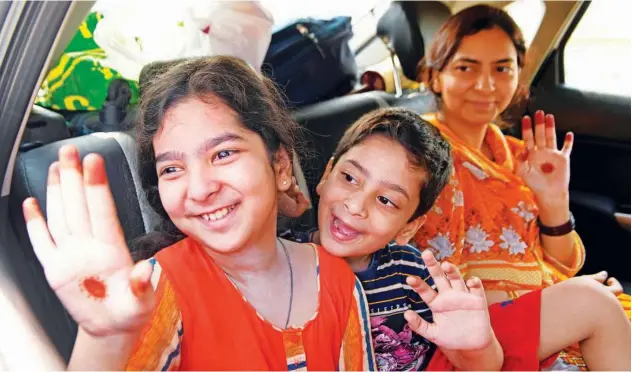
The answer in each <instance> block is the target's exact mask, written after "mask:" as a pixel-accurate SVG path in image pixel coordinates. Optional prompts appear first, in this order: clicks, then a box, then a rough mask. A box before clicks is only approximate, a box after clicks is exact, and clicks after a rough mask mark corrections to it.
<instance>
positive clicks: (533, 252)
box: [414, 114, 630, 367]
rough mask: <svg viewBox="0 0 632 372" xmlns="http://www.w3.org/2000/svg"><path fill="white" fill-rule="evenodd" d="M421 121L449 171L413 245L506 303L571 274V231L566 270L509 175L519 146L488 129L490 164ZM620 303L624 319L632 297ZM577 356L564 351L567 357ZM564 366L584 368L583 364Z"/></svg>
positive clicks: (579, 248)
mask: <svg viewBox="0 0 632 372" xmlns="http://www.w3.org/2000/svg"><path fill="white" fill-rule="evenodd" d="M423 118H424V119H425V120H427V121H428V122H430V123H432V124H433V125H434V126H436V127H437V128H438V129H439V130H440V131H441V133H442V134H443V136H444V137H445V138H446V139H447V140H448V141H449V142H450V145H451V146H452V155H453V159H454V169H453V172H452V177H451V179H450V182H449V184H448V185H447V186H446V188H445V189H444V190H443V192H442V193H441V194H440V196H439V198H438V199H437V201H436V202H435V205H434V206H433V207H432V209H431V210H430V211H429V212H428V214H427V220H426V222H425V223H424V225H423V226H422V227H421V229H420V230H419V232H418V233H417V235H416V236H415V238H414V241H415V244H416V245H417V246H418V247H419V248H420V249H422V250H423V249H431V250H432V251H433V252H434V254H435V256H436V257H437V259H439V260H441V261H449V262H451V263H454V264H455V265H457V266H458V267H459V269H460V270H461V272H462V273H463V275H464V277H466V278H467V277H470V276H477V277H479V278H481V280H482V281H483V285H484V286H485V289H486V290H493V291H504V292H506V293H507V294H508V296H509V297H510V298H516V297H518V296H520V295H522V294H524V293H526V292H529V291H531V290H535V289H540V288H545V287H548V286H550V285H552V284H555V283H557V282H560V281H562V280H565V279H568V278H570V277H573V276H574V275H575V274H577V272H578V271H579V270H580V269H581V267H582V265H583V264H584V259H585V250H584V246H583V244H582V241H581V239H580V238H579V236H578V235H577V234H576V233H575V232H573V233H572V234H573V239H574V247H573V250H574V259H573V262H572V264H571V265H570V266H567V265H564V264H563V263H561V262H559V261H557V260H556V259H555V258H554V257H552V256H550V255H548V254H547V253H546V251H545V250H544V249H543V247H542V244H541V242H540V229H539V227H538V224H537V217H538V206H537V204H536V202H535V199H534V196H533V193H532V192H531V190H530V189H529V188H528V187H527V186H526V185H525V183H524V182H523V180H522V179H521V178H520V177H519V176H518V175H516V174H515V173H514V172H515V168H516V165H517V160H516V157H517V155H518V154H520V153H521V152H522V151H523V150H524V143H523V142H522V141H520V140H518V139H516V138H513V137H506V136H505V135H504V134H503V133H502V132H501V130H500V128H499V127H498V126H496V125H494V124H489V125H488V128H487V133H486V134H485V139H484V141H485V143H486V144H487V146H488V147H489V149H490V150H491V152H492V154H493V158H494V160H490V159H489V158H488V157H486V156H485V155H484V154H483V153H482V152H480V151H478V150H474V149H472V148H470V147H469V146H468V145H467V144H465V143H464V142H463V141H462V140H461V139H459V138H458V137H457V136H456V135H455V133H454V132H452V131H451V130H450V129H449V128H448V127H447V126H445V125H442V124H441V123H440V122H439V120H438V119H437V115H436V114H429V115H424V116H423ZM619 301H620V303H621V304H622V306H623V308H624V310H625V312H626V314H627V316H628V318H630V296H628V295H626V294H623V295H620V296H619ZM576 354H577V353H574V352H573V353H570V354H569V355H568V358H571V359H572V358H573V357H574V356H576ZM567 360H569V359H567ZM570 362H571V363H574V364H576V365H578V366H579V367H585V365H582V363H583V361H582V360H581V358H577V359H576V360H570Z"/></svg>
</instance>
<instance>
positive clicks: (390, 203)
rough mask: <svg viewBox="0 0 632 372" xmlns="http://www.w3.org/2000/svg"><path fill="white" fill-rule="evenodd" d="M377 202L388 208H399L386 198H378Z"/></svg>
mask: <svg viewBox="0 0 632 372" xmlns="http://www.w3.org/2000/svg"><path fill="white" fill-rule="evenodd" d="M377 200H378V201H379V202H380V203H382V204H384V205H386V206H389V207H395V208H397V206H396V205H395V204H394V203H393V202H392V201H390V200H389V199H388V198H387V197H385V196H378V197H377Z"/></svg>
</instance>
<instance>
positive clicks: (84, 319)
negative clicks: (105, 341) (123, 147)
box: [23, 146, 154, 336]
mask: <svg viewBox="0 0 632 372" xmlns="http://www.w3.org/2000/svg"><path fill="white" fill-rule="evenodd" d="M23 210H24V217H25V219H26V225H27V230H28V234H29V237H30V239H31V243H32V245H33V249H34V251H35V254H36V255H37V258H38V259H39V261H40V262H41V264H42V266H43V268H44V271H45V273H46V278H47V280H48V283H49V284H50V286H51V287H52V288H53V290H54V291H55V293H56V294H57V296H58V297H59V299H60V300H61V302H62V303H63V304H64V306H65V307H66V309H67V310H68V312H69V313H70V314H71V316H72V317H73V318H74V319H75V321H76V322H77V323H78V324H79V326H80V327H81V328H82V329H83V330H84V331H85V332H87V333H89V334H91V335H93V336H107V335H112V334H116V333H121V332H130V331H135V330H138V329H140V328H141V327H142V326H143V325H144V324H145V323H146V321H147V320H148V318H149V315H150V314H151V311H152V309H153V301H154V293H153V289H152V287H151V284H150V277H151V274H152V270H153V267H152V265H151V264H150V263H149V262H148V261H142V262H139V263H138V264H136V265H134V263H133V261H132V258H131V256H130V253H129V249H128V247H127V244H126V242H125V236H124V235H123V230H122V229H121V225H120V223H119V220H118V216H117V214H116V206H115V204H114V199H113V198H112V193H111V191H110V187H109V184H108V179H107V175H106V172H105V164H104V161H103V158H101V157H100V156H99V155H96V154H90V155H87V156H86V157H85V159H84V160H83V166H82V164H81V163H80V160H79V153H78V151H77V149H76V148H75V147H74V146H64V147H62V148H61V149H60V150H59V162H55V163H53V164H52V165H51V166H50V169H49V174H48V185H47V192H46V212H47V217H48V221H46V220H45V219H44V217H43V216H42V213H41V211H40V208H39V205H38V203H37V201H36V200H35V199H33V198H29V199H26V200H25V201H24V203H23Z"/></svg>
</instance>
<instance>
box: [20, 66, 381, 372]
mask: <svg viewBox="0 0 632 372" xmlns="http://www.w3.org/2000/svg"><path fill="white" fill-rule="evenodd" d="M138 125H139V131H138V132H139V133H138V136H137V140H138V142H139V149H140V150H139V151H140V153H139V160H140V162H139V163H140V169H141V180H142V183H143V186H144V189H145V192H146V193H147V196H148V200H149V202H150V204H151V205H152V207H153V208H154V210H155V211H156V212H158V213H160V214H161V215H162V217H163V221H164V224H165V225H163V231H161V233H162V234H159V237H160V239H154V238H153V235H151V234H150V235H148V237H147V239H149V242H148V243H147V244H145V246H146V247H150V248H151V249H152V250H153V252H151V254H149V256H153V257H152V258H151V259H149V260H142V261H140V262H138V263H136V264H134V263H133V261H132V258H131V256H130V250H129V248H128V245H127V243H126V241H125V237H124V235H123V233H122V230H121V227H120V223H119V219H118V216H117V213H116V208H115V205H114V201H113V200H112V194H111V192H110V190H109V186H108V181H107V175H106V174H105V168H104V164H103V162H104V160H103V159H102V158H101V157H99V156H96V155H94V154H90V155H88V156H86V157H85V159H84V160H83V164H82V163H81V162H80V160H79V159H80V158H79V153H78V151H77V149H76V148H75V147H73V146H64V147H62V148H61V150H60V154H59V163H55V164H53V165H52V166H51V169H50V172H49V178H48V189H47V195H48V198H47V217H48V221H45V220H44V218H43V216H42V214H41V212H40V211H39V209H38V207H37V203H36V202H34V201H33V200H32V199H29V200H27V201H25V204H24V211H25V217H26V220H27V227H28V230H29V235H30V238H31V241H32V243H33V246H34V250H35V252H36V254H37V256H38V258H39V260H40V262H41V263H42V266H43V267H44V270H45V272H46V276H47V279H48V282H49V283H50V285H51V287H52V288H53V289H54V290H55V292H56V294H57V296H58V297H59V298H60V300H61V302H62V303H63V304H64V306H65V307H66V309H67V310H68V312H69V313H70V314H71V315H72V317H73V318H74V319H75V320H76V321H77V323H78V326H79V331H78V335H77V340H76V342H75V347H74V349H73V354H72V356H71V360H70V365H69V368H70V369H79V370H97V369H98V370H121V369H124V368H127V369H134V370H154V369H156V370H158V369H160V370H173V369H187V370H188V369H193V370H307V369H312V370H373V369H375V364H374V362H373V351H372V350H373V349H372V346H371V339H370V328H369V319H368V308H367V304H366V300H365V299H364V295H363V293H362V288H361V285H360V284H359V282H358V281H357V280H356V279H355V276H354V275H353V272H352V271H351V269H350V268H349V267H348V266H347V264H346V263H345V262H344V261H343V260H342V259H340V258H335V257H333V256H331V255H329V254H327V252H326V251H324V250H323V249H321V248H320V247H316V246H314V245H307V244H299V243H293V242H289V241H284V240H281V239H278V238H277V237H276V223H277V194H278V193H279V192H285V191H287V190H288V189H289V187H290V186H291V178H292V173H291V164H292V158H291V155H290V154H292V149H293V141H294V134H295V131H296V130H297V126H298V124H296V123H295V122H294V121H293V120H292V119H291V118H290V115H289V113H288V112H287V111H286V110H284V109H283V108H282V103H281V98H280V96H279V95H278V94H277V92H276V91H275V90H274V88H273V83H272V82H271V81H269V80H267V79H266V78H262V77H260V76H258V75H257V74H256V72H255V71H254V70H252V69H251V68H250V67H249V66H248V65H247V64H245V63H244V62H243V61H241V60H239V59H237V58H233V57H224V56H216V57H209V58H197V59H192V60H189V61H186V62H182V63H180V64H178V65H176V66H174V67H172V68H171V69H169V70H168V71H166V72H164V73H162V74H161V75H160V76H158V77H156V78H155V79H154V80H153V81H152V82H151V84H149V86H148V87H147V89H146V90H145V91H144V92H143V97H142V103H141V108H140V119H139V124H138ZM66 221H72V223H67V222H66ZM167 241H169V244H166V245H168V247H166V248H163V247H164V246H165V245H163V244H164V243H165V242H167ZM152 242H153V243H154V244H153V245H152V244H151V243H152ZM160 248H162V249H160ZM155 251H159V252H158V253H157V254H154V253H156V252H155ZM145 258H149V257H145Z"/></svg>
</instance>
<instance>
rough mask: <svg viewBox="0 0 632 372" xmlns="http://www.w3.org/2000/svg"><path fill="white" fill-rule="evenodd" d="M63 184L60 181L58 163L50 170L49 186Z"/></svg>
mask: <svg viewBox="0 0 632 372" xmlns="http://www.w3.org/2000/svg"><path fill="white" fill-rule="evenodd" d="M60 183H61V181H60V179H59V162H58V161H56V162H54V163H53V164H51V165H50V167H49V168H48V184H49V185H59V184H60Z"/></svg>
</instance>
